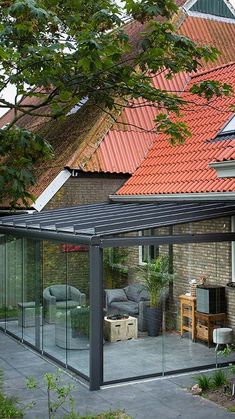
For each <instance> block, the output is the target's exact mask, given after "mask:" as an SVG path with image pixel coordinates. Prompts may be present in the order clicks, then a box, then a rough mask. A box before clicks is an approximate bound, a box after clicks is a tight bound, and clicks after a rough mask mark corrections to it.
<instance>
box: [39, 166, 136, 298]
mask: <svg viewBox="0 0 235 419" xmlns="http://www.w3.org/2000/svg"><path fill="white" fill-rule="evenodd" d="M127 178H128V176H127V175H112V174H110V175H108V174H106V175H100V174H88V173H87V174H79V176H77V177H71V178H69V179H68V180H67V182H66V183H65V184H64V185H63V187H62V188H60V190H59V191H58V192H57V193H56V195H55V196H54V197H53V198H52V199H51V200H50V202H49V203H48V204H47V205H46V207H45V208H44V209H45V210H48V209H54V208H65V207H69V206H74V205H81V204H92V203H98V202H104V201H107V200H108V196H109V195H110V194H113V193H114V192H115V191H116V190H117V189H119V188H120V186H121V185H122V184H123V183H124V182H125V181H126V179H127ZM42 256H43V272H42V276H43V288H46V287H48V286H49V285H52V284H64V283H66V280H67V281H68V284H70V285H73V286H75V287H76V288H78V289H79V290H80V291H82V292H84V293H85V294H86V296H87V299H88V295H89V283H88V281H89V278H88V274H89V252H79V251H76V252H69V253H65V252H63V247H62V245H61V244H58V243H53V242H50V241H44V242H43V246H42ZM105 273H106V272H105ZM118 274H119V273H118V272H117V273H115V277H116V276H118ZM106 276H107V275H106ZM113 276H114V274H113V275H112V277H113ZM117 281H118V279H117Z"/></svg>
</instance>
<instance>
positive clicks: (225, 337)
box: [213, 327, 233, 351]
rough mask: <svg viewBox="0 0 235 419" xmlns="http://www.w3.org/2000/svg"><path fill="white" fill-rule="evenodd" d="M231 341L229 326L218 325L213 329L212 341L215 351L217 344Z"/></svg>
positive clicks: (231, 333)
mask: <svg viewBox="0 0 235 419" xmlns="http://www.w3.org/2000/svg"><path fill="white" fill-rule="evenodd" d="M232 341H233V330H232V329H230V327H218V328H217V329H214V330H213V342H214V343H216V347H215V351H217V350H218V347H219V345H226V346H227V347H228V345H229V343H232Z"/></svg>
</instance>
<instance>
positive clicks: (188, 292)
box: [163, 243, 235, 373]
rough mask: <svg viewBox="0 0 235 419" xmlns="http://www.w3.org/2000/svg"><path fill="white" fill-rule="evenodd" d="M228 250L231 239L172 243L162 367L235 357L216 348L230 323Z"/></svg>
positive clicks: (179, 367) (212, 362)
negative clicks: (170, 281)
mask: <svg viewBox="0 0 235 419" xmlns="http://www.w3.org/2000/svg"><path fill="white" fill-rule="evenodd" d="M230 251H231V244H230V243H206V244H205V243H203V244H182V245H173V270H174V281H173V288H172V294H171V295H170V301H169V306H166V307H165V319H166V322H165V330H164V332H163V335H164V350H163V353H164V372H168V373H169V372H172V371H175V370H177V371H178V370H183V369H193V368H195V367H206V366H215V365H216V364H217V363H218V362H219V363H221V362H227V361H234V360H235V357H234V354H233V353H232V354H230V355H229V357H227V359H225V358H224V357H222V358H223V359H222V358H221V355H220V356H219V357H218V352H217V351H215V343H216V342H217V340H218V341H219V337H218V338H217V337H216V334H218V336H219V335H220V334H223V333H224V331H223V330H224V328H231V326H232V322H231V320H232V317H231V315H232V312H231V309H230V308H229V307H230V304H231V300H230V296H229V292H228V287H226V284H227V283H228V282H229V278H231V276H230V275H231V257H230ZM226 299H227V303H228V304H227V307H226ZM222 329H223V330H222ZM216 330H218V332H216ZM225 334H226V331H225ZM228 334H229V331H228ZM231 334H232V329H231ZM231 336H232V335H230V338H231ZM226 339H227V338H226ZM226 339H225V340H226ZM228 340H229V339H228ZM224 343H226V342H224ZM227 343H229V342H228V341H227ZM225 347H226V345H223V346H221V347H220V348H219V347H218V349H222V350H223V349H224V348H225Z"/></svg>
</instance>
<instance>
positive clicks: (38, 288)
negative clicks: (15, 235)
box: [35, 240, 41, 349]
mask: <svg viewBox="0 0 235 419" xmlns="http://www.w3.org/2000/svg"><path fill="white" fill-rule="evenodd" d="M40 263H41V249H40V241H39V240H37V241H36V242H35V346H36V348H37V349H41V343H40V342H41V339H40V334H41V333H40V326H41V325H40V323H41V314H40V311H41V309H40V296H41V267H40Z"/></svg>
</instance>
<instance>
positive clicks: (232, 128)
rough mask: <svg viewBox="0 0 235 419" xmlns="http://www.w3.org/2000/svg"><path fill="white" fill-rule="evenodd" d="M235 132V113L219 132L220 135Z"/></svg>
mask: <svg viewBox="0 0 235 419" xmlns="http://www.w3.org/2000/svg"><path fill="white" fill-rule="evenodd" d="M234 132H235V115H233V116H232V118H231V119H230V121H228V122H227V123H226V125H225V126H224V127H223V128H222V130H221V131H220V132H219V133H218V135H219V136H221V135H225V134H231V133H234Z"/></svg>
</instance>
